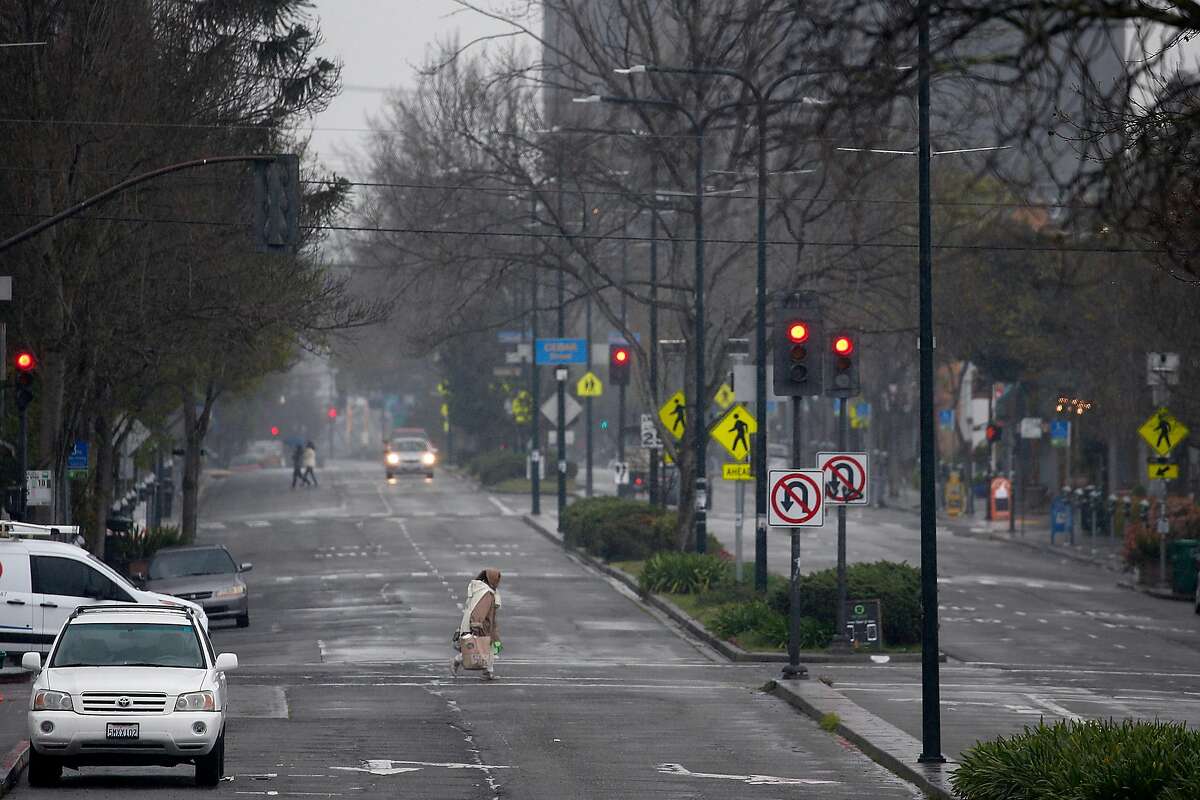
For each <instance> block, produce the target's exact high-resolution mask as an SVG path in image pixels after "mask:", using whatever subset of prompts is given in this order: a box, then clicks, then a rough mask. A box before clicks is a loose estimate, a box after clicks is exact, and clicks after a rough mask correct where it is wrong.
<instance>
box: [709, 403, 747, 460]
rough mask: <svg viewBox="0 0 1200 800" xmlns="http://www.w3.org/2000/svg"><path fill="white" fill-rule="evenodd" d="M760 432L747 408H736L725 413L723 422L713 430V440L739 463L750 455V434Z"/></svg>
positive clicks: (722, 418) (738, 406)
mask: <svg viewBox="0 0 1200 800" xmlns="http://www.w3.org/2000/svg"><path fill="white" fill-rule="evenodd" d="M757 430H758V422H757V421H755V419H754V417H753V416H751V414H750V412H749V411H747V410H746V408H745V406H740V405H737V406H734V407H733V408H731V409H729V410H728V411H726V412H725V416H723V417H721V421H720V422H718V423H717V424H716V426H714V427H713V429H712V438H714V439H716V440H717V441H718V442H720V443H721V446H722V447H724V448H725V449H726V450H728V451H729V455H731V456H733V457H734V458H736V459H737V460H738V461H744V460H745V459H746V456H748V455H750V434H752V433H754V432H755V431H757Z"/></svg>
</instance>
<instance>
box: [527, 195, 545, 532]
mask: <svg viewBox="0 0 1200 800" xmlns="http://www.w3.org/2000/svg"><path fill="white" fill-rule="evenodd" d="M530 197H531V198H532V199H531V200H530V207H529V219H530V224H531V225H532V224H536V223H537V195H536V194H531V195H530ZM537 336H538V270H537V264H536V263H535V264H534V265H533V269H531V270H529V395H530V398H531V399H530V406H531V409H530V414H529V417H530V420H529V423H530V428H531V430H530V437H529V438H530V447H529V503H530V512H531V513H532V514H533V515H534V516H537V515H539V514H541V513H542V485H541V472H540V470H541V467H542V463H541V462H542V454H541V442H540V439H541V438H542V425H541V420H540V419H539V416H540V415H541V413H542V383H541V380H540V377H541V376H540V375H538V365H537Z"/></svg>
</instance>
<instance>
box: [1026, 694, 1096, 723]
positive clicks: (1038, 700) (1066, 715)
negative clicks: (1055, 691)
mask: <svg viewBox="0 0 1200 800" xmlns="http://www.w3.org/2000/svg"><path fill="white" fill-rule="evenodd" d="M1025 696H1026V697H1027V698H1029V702H1031V703H1033V704H1034V705H1035V706H1039V707H1040V708H1044V709H1046V710H1047V711H1049V712H1050V713H1051V714H1054V715H1055V716H1058V717H1062V718H1063V719H1070V720H1081V719H1083V717H1081V716H1079V715H1078V714H1076V713H1075V712H1074V711H1071V710H1069V709H1066V708H1063V707H1062V706H1060V705H1059V704H1058V703H1056V702H1054V701H1053V700H1051V699H1050V698H1048V697H1041V696H1040V695H1035V694H1027V695H1025Z"/></svg>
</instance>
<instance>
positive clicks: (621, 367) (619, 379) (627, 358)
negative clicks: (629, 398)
mask: <svg viewBox="0 0 1200 800" xmlns="http://www.w3.org/2000/svg"><path fill="white" fill-rule="evenodd" d="M632 362H633V351H632V350H630V349H629V345H625V344H610V345H609V346H608V381H609V383H611V384H612V385H613V386H628V385H629V368H630V365H631V364H632Z"/></svg>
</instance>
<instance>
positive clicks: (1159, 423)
mask: <svg viewBox="0 0 1200 800" xmlns="http://www.w3.org/2000/svg"><path fill="white" fill-rule="evenodd" d="M1138 433H1140V434H1141V435H1142V438H1143V439H1145V440H1146V444H1148V445H1150V447H1151V448H1152V449H1153V450H1154V452H1156V453H1158V454H1159V455H1160V456H1165V455H1166V454H1167V453H1170V452H1171V451H1172V450H1174V449H1175V446H1176V445H1178V444H1179V443H1180V442H1182V441H1183V440H1184V439H1185V438H1187V435H1188V427H1187V426H1186V425H1184V424H1183V423H1182V422H1180V421H1179V420H1177V419H1175V417H1174V415H1172V414H1171V412H1170V411H1169V410H1167V409H1166V408H1165V407H1164V408H1160V409H1159V410H1158V411H1155V412H1154V413H1153V414H1151V415H1150V419H1148V420H1146V421H1145V423H1143V424H1142V427H1140V428H1138Z"/></svg>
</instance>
